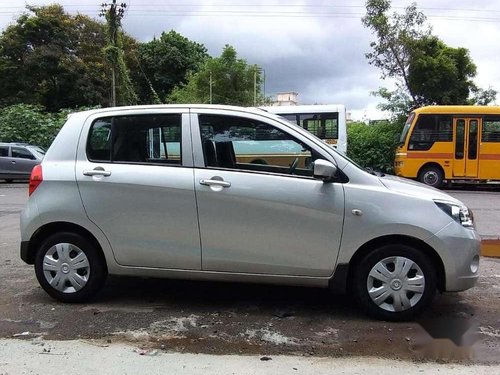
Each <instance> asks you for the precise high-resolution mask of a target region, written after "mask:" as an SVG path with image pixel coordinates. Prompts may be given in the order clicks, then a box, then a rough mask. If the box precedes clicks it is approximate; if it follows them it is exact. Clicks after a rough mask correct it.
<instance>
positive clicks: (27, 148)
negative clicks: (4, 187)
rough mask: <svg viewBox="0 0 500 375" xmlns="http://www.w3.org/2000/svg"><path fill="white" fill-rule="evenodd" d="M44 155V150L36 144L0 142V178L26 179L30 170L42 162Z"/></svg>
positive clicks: (6, 179) (10, 180)
mask: <svg viewBox="0 0 500 375" xmlns="http://www.w3.org/2000/svg"><path fill="white" fill-rule="evenodd" d="M44 155H45V150H43V149H42V148H41V147H38V146H32V145H29V144H27V143H1V142H0V179H3V180H5V181H7V182H12V181H13V180H28V179H29V178H30V174H31V170H32V169H33V167H34V166H35V165H37V164H40V163H41V162H42V160H43V157H44Z"/></svg>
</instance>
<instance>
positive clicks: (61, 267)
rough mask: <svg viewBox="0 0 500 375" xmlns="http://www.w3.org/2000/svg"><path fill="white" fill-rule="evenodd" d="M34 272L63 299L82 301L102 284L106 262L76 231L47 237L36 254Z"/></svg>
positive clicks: (55, 294) (51, 293) (45, 286)
mask: <svg viewBox="0 0 500 375" xmlns="http://www.w3.org/2000/svg"><path fill="white" fill-rule="evenodd" d="M35 273H36V277H37V279H38V282H39V283H40V285H41V286H42V288H43V289H44V290H45V291H46V292H47V293H48V294H49V295H50V296H52V297H53V298H55V299H57V300H59V301H62V302H83V301H86V300H88V299H89V298H91V297H92V296H93V295H94V294H95V293H97V291H98V290H99V289H101V287H102V286H103V284H104V281H105V280H106V276H107V269H106V264H105V261H104V259H103V256H102V254H101V253H100V251H99V250H98V249H97V248H96V247H95V245H94V244H93V243H92V242H90V241H88V240H87V239H86V238H85V237H83V236H81V235H79V234H76V233H70V232H67V233H58V234H55V235H52V236H51V237H49V238H47V239H46V240H45V241H44V242H43V243H42V245H41V246H40V248H39V250H38V251H37V254H36V258H35Z"/></svg>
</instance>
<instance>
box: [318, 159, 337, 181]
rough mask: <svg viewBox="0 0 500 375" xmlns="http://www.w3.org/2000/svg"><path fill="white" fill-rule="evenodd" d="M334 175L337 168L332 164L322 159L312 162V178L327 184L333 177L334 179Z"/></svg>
mask: <svg viewBox="0 0 500 375" xmlns="http://www.w3.org/2000/svg"><path fill="white" fill-rule="evenodd" d="M336 173H337V167H336V166H335V165H334V164H333V163H331V162H329V161H327V160H323V159H317V160H316V161H315V162H314V169H313V175H314V178H316V179H318V180H323V181H324V182H328V181H331V180H332V179H333V177H335V174H336Z"/></svg>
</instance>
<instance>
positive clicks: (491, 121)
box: [481, 117, 500, 142]
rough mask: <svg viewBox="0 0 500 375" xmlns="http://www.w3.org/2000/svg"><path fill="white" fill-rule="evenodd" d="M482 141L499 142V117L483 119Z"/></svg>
mask: <svg viewBox="0 0 500 375" xmlns="http://www.w3.org/2000/svg"><path fill="white" fill-rule="evenodd" d="M481 141H482V142H500V117H485V118H484V119H483V131H482V134H481Z"/></svg>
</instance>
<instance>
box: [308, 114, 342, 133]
mask: <svg viewBox="0 0 500 375" xmlns="http://www.w3.org/2000/svg"><path fill="white" fill-rule="evenodd" d="M299 118H300V122H299V125H301V126H302V127H303V128H304V129H306V130H307V131H309V132H310V133H312V134H314V135H315V136H317V137H318V138H321V139H337V138H338V121H339V120H338V113H314V114H313V113H301V114H300V115H299Z"/></svg>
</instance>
